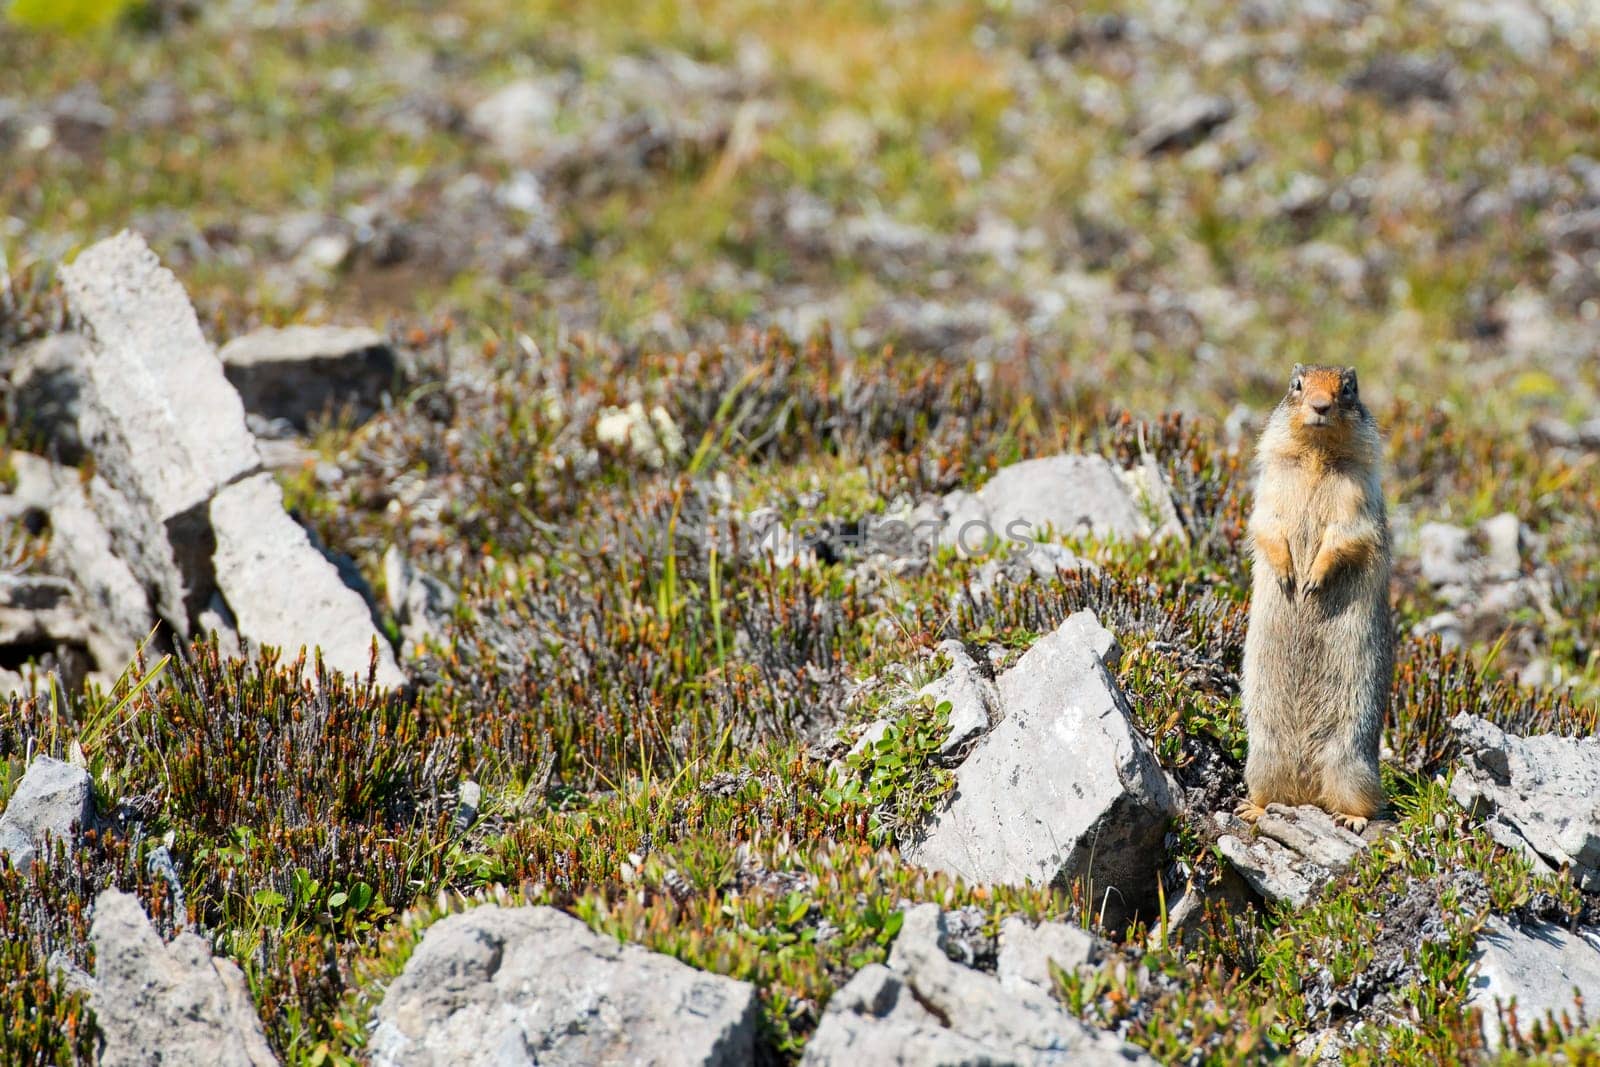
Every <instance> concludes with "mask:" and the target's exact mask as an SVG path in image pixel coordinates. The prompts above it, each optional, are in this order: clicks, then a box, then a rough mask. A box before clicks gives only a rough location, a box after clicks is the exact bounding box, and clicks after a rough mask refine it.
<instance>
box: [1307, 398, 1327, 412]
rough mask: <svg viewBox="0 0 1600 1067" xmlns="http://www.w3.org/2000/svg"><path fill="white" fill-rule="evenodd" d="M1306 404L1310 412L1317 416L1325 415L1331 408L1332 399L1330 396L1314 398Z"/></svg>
mask: <svg viewBox="0 0 1600 1067" xmlns="http://www.w3.org/2000/svg"><path fill="white" fill-rule="evenodd" d="M1306 402H1307V403H1308V404H1310V405H1311V410H1312V411H1315V412H1316V413H1317V414H1318V415H1326V414H1327V413H1328V412H1329V411H1330V410H1331V409H1332V408H1333V397H1331V396H1314V397H1312V398H1311V399H1310V400H1308V401H1306Z"/></svg>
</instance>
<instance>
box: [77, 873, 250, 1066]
mask: <svg viewBox="0 0 1600 1067" xmlns="http://www.w3.org/2000/svg"><path fill="white" fill-rule="evenodd" d="M89 936H90V939H91V940H92V941H93V943H94V950H95V980H94V989H93V992H92V993H91V995H90V998H89V1005H90V1007H91V1008H93V1009H94V1013H95V1019H96V1021H97V1022H98V1023H99V1026H100V1029H101V1031H102V1033H103V1034H104V1035H105V1048H104V1051H103V1052H102V1053H101V1056H100V1063H101V1064H102V1065H104V1067H157V1065H163V1064H177V1063H197V1064H198V1063H203V1064H215V1065H217V1067H266V1065H269V1064H276V1063H277V1062H278V1060H277V1057H275V1056H274V1055H273V1054H272V1049H271V1048H270V1047H268V1045H267V1038H266V1035H265V1033H263V1032H262V1029H261V1020H260V1019H259V1018H257V1017H256V1013H255V1008H254V1006H253V1005H252V1004H251V1001H250V989H249V987H248V986H247V985H246V984H245V980H244V974H243V973H242V972H241V971H240V970H239V968H238V967H236V966H235V965H234V964H233V963H231V962H230V961H228V960H219V959H215V958H213V957H212V954H211V946H210V945H209V944H207V943H206V941H205V939H204V938H202V937H200V936H199V935H198V934H195V933H192V932H185V933H181V934H179V935H178V936H177V937H176V938H174V939H173V941H172V943H171V944H162V943H161V938H160V936H159V935H158V934H157V933H156V931H155V929H154V928H153V927H152V926H151V925H150V920H149V919H148V918H147V917H146V916H145V913H144V908H143V907H141V906H140V904H139V899H138V898H137V897H135V896H132V895H131V894H128V893H124V892H121V891H120V890H116V889H107V890H106V891H105V892H103V893H101V894H100V895H99V896H98V897H97V898H95V904H94V923H93V925H92V926H91V927H90V930H89Z"/></svg>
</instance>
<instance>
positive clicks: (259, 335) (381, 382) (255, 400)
mask: <svg viewBox="0 0 1600 1067" xmlns="http://www.w3.org/2000/svg"><path fill="white" fill-rule="evenodd" d="M219 355H220V356H221V357H222V363H223V366H224V368H225V372H226V374H227V377H228V381H230V382H232V383H233V386H234V388H235V389H237V390H238V391H239V396H240V398H241V399H242V400H243V401H244V406H245V410H247V411H249V412H251V413H253V414H256V415H261V416H263V417H265V418H269V419H287V420H288V421H289V422H290V423H292V424H293V425H294V426H295V427H296V428H297V429H300V430H305V429H306V428H307V426H308V424H309V423H310V420H311V419H312V418H313V417H316V416H319V415H327V414H334V413H337V412H339V411H342V410H343V411H349V412H350V413H351V414H352V415H354V416H355V418H357V419H358V420H361V419H367V418H370V417H371V416H372V415H373V414H374V413H375V412H377V411H378V409H379V408H380V406H381V405H382V403H383V395H384V393H386V392H387V391H388V390H389V389H390V388H392V387H393V385H394V383H395V378H396V375H397V373H398V371H399V362H398V360H397V359H396V358H395V352H394V349H393V348H391V347H390V345H389V340H388V338H386V337H384V336H383V334H381V333H378V332H377V331H376V330H372V329H368V328H367V327H364V326H360V327H350V326H286V327H283V328H281V329H278V328H274V327H265V328H263V329H260V330H255V331H253V332H251V333H248V334H245V335H244V336H242V337H236V338H234V339H233V340H232V341H229V342H228V343H227V344H226V345H224V346H223V347H222V351H221V352H220V353H219Z"/></svg>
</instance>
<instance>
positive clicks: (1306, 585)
mask: <svg viewBox="0 0 1600 1067" xmlns="http://www.w3.org/2000/svg"><path fill="white" fill-rule="evenodd" d="M1325 581H1326V575H1321V574H1313V575H1311V576H1310V577H1308V578H1307V579H1306V580H1305V581H1303V582H1301V583H1300V591H1301V592H1302V593H1304V594H1305V595H1306V596H1307V597H1308V598H1309V597H1311V596H1314V595H1315V594H1317V593H1320V592H1322V586H1323V583H1324V582H1325Z"/></svg>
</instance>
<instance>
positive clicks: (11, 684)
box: [0, 667, 33, 702]
mask: <svg viewBox="0 0 1600 1067" xmlns="http://www.w3.org/2000/svg"><path fill="white" fill-rule="evenodd" d="M32 693H33V686H32V685H30V684H29V681H28V679H27V678H26V677H24V676H23V674H22V673H21V672H20V671H14V670H11V669H10V668H9V667H0V702H3V701H6V700H9V699H10V698H11V697H17V698H19V699H22V700H26V699H27V698H28V697H29V696H31V695H32Z"/></svg>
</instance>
